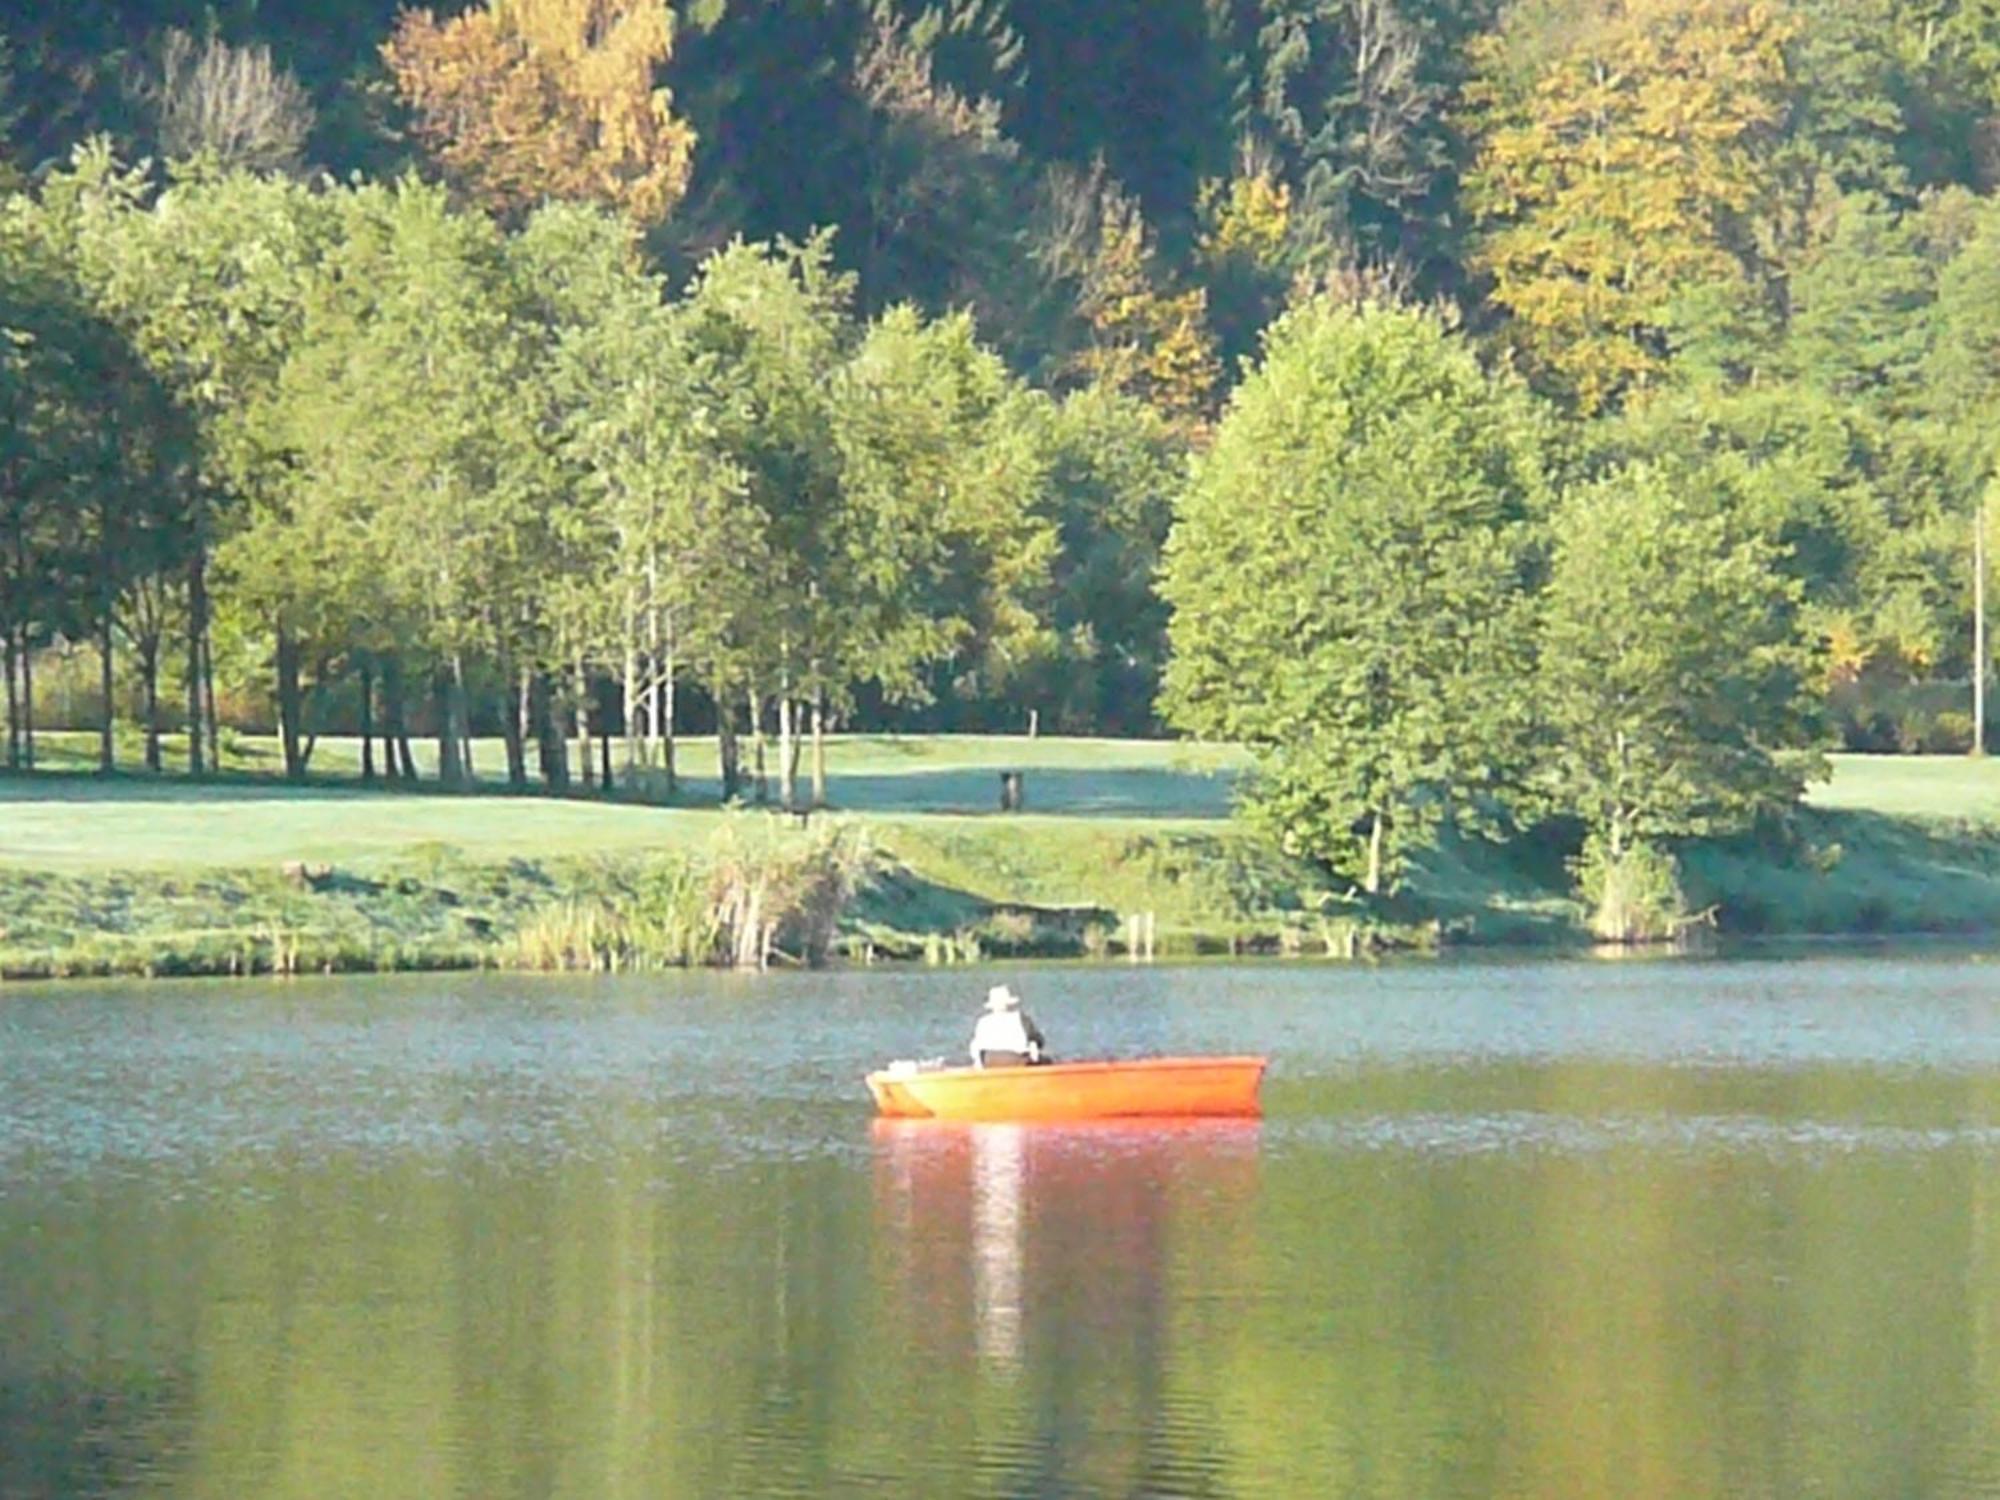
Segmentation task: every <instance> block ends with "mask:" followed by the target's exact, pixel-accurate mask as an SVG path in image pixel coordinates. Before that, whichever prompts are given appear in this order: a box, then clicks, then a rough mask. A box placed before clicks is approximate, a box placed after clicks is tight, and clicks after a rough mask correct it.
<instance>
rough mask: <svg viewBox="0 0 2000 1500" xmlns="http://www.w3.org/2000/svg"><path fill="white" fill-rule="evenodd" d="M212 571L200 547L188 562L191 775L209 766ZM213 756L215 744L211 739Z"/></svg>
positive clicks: (188, 730) (189, 758)
mask: <svg viewBox="0 0 2000 1500" xmlns="http://www.w3.org/2000/svg"><path fill="white" fill-rule="evenodd" d="M207 575H208V569H207V564H206V560H205V559H204V557H203V554H202V549H201V548H200V547H196V548H195V551H194V556H192V557H190V558H189V559H188V578H187V595H188V620H187V627H188V638H187V734H188V775H190V776H199V775H201V774H202V772H203V771H204V770H206V769H207V766H206V765H205V763H204V757H203V755H202V739H203V734H202V731H203V728H204V727H205V725H204V719H203V716H202V692H201V684H202V675H201V664H202V642H203V640H204V639H205V638H206V637H207V635H208V576H207ZM208 746H209V750H210V752H211V753H212V752H213V750H214V748H215V741H214V740H212V739H211V740H209V742H208Z"/></svg>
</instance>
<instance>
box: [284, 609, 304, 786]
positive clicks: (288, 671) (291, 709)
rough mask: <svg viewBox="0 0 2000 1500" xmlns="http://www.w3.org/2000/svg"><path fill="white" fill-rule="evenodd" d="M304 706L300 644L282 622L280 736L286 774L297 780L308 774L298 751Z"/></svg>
mask: <svg viewBox="0 0 2000 1500" xmlns="http://www.w3.org/2000/svg"><path fill="white" fill-rule="evenodd" d="M303 707H304V702H303V695H302V694H301V693H300V692H299V646H298V642H297V641H295V640H293V639H292V633H291V631H290V630H289V629H287V628H286V627H285V626H284V625H283V624H282V623H281V624H280V625H279V626H278V739H279V742H280V743H281V744H282V745H283V746H284V751H285V775H286V776H288V777H290V778H291V779H292V780H294V781H296V780H298V779H299V778H300V777H301V776H303V775H305V769H306V768H305V762H304V760H303V759H301V758H300V755H299V734H300V723H299V719H300V712H301V710H302V709H303Z"/></svg>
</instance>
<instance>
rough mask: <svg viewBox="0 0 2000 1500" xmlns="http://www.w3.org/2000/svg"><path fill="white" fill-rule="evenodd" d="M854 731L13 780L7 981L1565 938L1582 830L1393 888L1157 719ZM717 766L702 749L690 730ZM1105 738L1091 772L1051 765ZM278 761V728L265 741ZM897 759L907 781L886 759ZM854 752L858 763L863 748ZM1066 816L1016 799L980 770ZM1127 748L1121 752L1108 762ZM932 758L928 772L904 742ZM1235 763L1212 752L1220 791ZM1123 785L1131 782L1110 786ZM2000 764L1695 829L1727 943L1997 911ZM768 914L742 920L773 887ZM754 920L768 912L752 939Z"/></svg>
mask: <svg viewBox="0 0 2000 1500" xmlns="http://www.w3.org/2000/svg"><path fill="white" fill-rule="evenodd" d="M890 743H891V742H861V743H859V744H849V743H847V742H844V741H842V742H836V743H835V745H834V746H833V752H832V761H833V766H834V770H835V774H834V776H833V778H832V781H831V788H832V791H833V793H834V795H835V796H836V798H840V797H841V796H842V794H843V793H844V792H845V791H846V789H847V788H848V786H849V784H850V783H849V781H848V779H847V776H846V775H844V774H843V771H844V770H846V768H848V767H850V766H851V767H852V768H853V770H852V775H853V779H854V783H855V784H856V785H857V786H858V787H859V788H860V789H861V790H862V791H863V793H864V795H865V796H866V797H869V798H873V799H874V801H875V805H874V806H873V807H871V808H869V809H868V810H863V811H855V812H844V813H839V814H833V815H823V816H815V817H814V818H813V819H812V820H810V821H809V822H808V824H807V825H806V826H804V827H801V826H800V825H799V823H798V822H797V820H794V819H785V818H779V817H774V816H768V815H765V814H759V813H754V812H736V813H730V812H725V811H721V810H716V809H712V808H711V809H668V808H658V807H650V806H644V805H637V804H606V803H603V802H601V801H597V800H594V799H582V798H577V799H569V800H556V799H548V798H543V797H518V796H507V795H495V794H491V793H488V794H478V793H462V794H459V795H455V796H445V795H439V794H436V793H408V792H401V793H399V792H391V791H376V792H364V791H360V790H356V789H353V788H351V787H346V786H336V785H324V786H311V787H299V788H292V787H288V786H287V785H285V784H284V783H283V782H282V780H281V779H279V778H275V777H272V776H270V775H268V774H267V775H263V776H256V777H247V776H246V777H242V778H239V779H234V780H230V781H224V782H215V781H207V782H199V783H197V782H192V781H187V780H177V781H170V782H165V783H163V782H160V781H157V780H153V779H150V778H146V777H142V776H136V775H134V776H121V777H119V778H116V779H113V780H109V781H107V780H104V779H102V778H100V777H96V776H88V775H74V776H63V775H55V774H49V773H43V774H40V775H37V776H35V777H32V778H6V777H0V807H4V811H5V819H4V825H3V826H0V974H4V975H6V976H8V977H13V978H27V977H56V976H84V975H96V974H126V975H166V974H219V975H228V974H240V973H250V972H260V973H261V972H269V971H271V970H272V969H274V968H275V969H278V970H281V971H295V972H313V973H317V972H322V971H324V970H328V969H332V970H335V971H346V970H374V969H384V970H391V969H434V968H466V967H506V968H561V969H586V970H591V969H596V970H610V969H621V970H631V969H645V968H654V967H661V966H665V965H670V964H677V963H694V962H722V963H732V964H733V963H737V962H746V963H750V964H752V965H753V966H754V965H755V964H756V963H760V962H769V963H774V964H780V965H782V964H787V963H792V962H811V961H813V960H814V959H815V958H816V957H830V958H834V959H837V960H840V961H844V962H856V963H862V962H869V961H888V960H906V961H915V962H930V963H954V962H966V961H971V960H974V959H984V958H1004V957H1028V956H1052V957H1075V958H1089V957H1098V958H1111V959H1117V960H1121V961H1122V960H1124V959H1126V958H1128V957H1142V956H1145V955H1146V954H1148V953H1150V954H1151V955H1152V956H1154V957H1162V958H1164V957H1194V956H1200V955H1226V954H1230V953H1261V954H1272V955H1286V956H1293V957H1302V958H1323V957H1359V956H1364V955H1368V954H1379V953H1388V952H1397V951H1413V950H1414V951H1427V950H1431V949H1434V948H1437V947H1441V946H1448V945H1453V944H1468V943H1471V944H1524V945H1534V946H1553V947H1568V948H1576V947H1579V946H1582V945H1585V944H1588V943H1589V942H1590V941H1591V933H1590V927H1589V923H1590V918H1591V916H1592V915H1593V912H1594V911H1595V910H1596V909H1597V905H1598V902H1597V897H1598V896H1599V894H1600V893H1599V892H1598V891H1595V890H1593V889H1592V888H1591V886H1590V885H1589V884H1588V883H1587V882H1588V879H1589V876H1588V872H1586V877H1585V878H1586V884H1585V886H1584V888H1583V892H1582V893H1581V894H1580V893H1579V892H1577V891H1576V890H1575V889H1573V881H1572V869H1571V865H1570V861H1571V850H1572V849H1573V847H1574V845H1573V843H1572V841H1571V840H1572V835H1569V834H1566V833H1564V832H1562V831H1561V830H1557V829H1546V830H1544V831H1543V832H1542V833H1540V834H1538V835H1537V836H1535V837H1515V838H1510V839H1506V840H1500V839H1489V838H1483V837H1478V836H1463V835H1460V834H1458V833H1448V834H1447V835H1445V836H1444V837H1442V838H1441V839H1439V840H1438V841H1437V842H1435V843H1434V844H1433V845H1431V846H1430V847H1428V848H1426V849H1423V850H1421V851H1418V852H1416V853H1414V854H1413V855H1412V856H1411V858H1410V861H1409V866H1408V869H1407V872H1406V876H1405V879H1404V883H1403V886H1402V889H1401V890H1400V891H1399V892H1398V893H1397V894H1396V895H1395V896H1393V897H1374V898H1370V897H1368V896H1366V895H1365V894H1364V893H1363V892H1361V891H1360V890H1359V889H1358V887H1357V886H1356V885H1355V884H1354V883H1353V882H1352V881H1349V880H1345V879H1341V878H1338V877H1335V876H1332V875H1331V874H1330V873H1329V872H1328V871H1327V870H1326V869H1325V868H1324V867H1323V866H1321V865H1317V864H1315V863H1314V862H1312V861H1310V860H1306V859H1302V858H1298V857H1294V856H1288V855H1285V854H1283V853H1282V852H1281V851H1278V850H1276V849H1274V848H1273V847H1272V845H1271V844H1270V843H1269V841H1268V840H1266V839H1265V838H1264V837H1263V836H1262V835H1261V834H1259V833H1257V832H1254V831H1253V830H1251V829H1248V828H1246V827H1243V826H1240V825H1239V824H1237V823H1236V822H1234V821H1233V820H1230V819H1228V818H1226V817H1223V816H1219V815H1218V807H1219V805H1220V804H1221V802H1222V801H1223V800H1224V799H1225V798H1226V795H1227V778H1228V777H1229V776H1230V775H1232V774H1237V773H1233V772H1230V771H1226V770H1224V771H1219V772H1218V771H1215V770H1210V769H1198V768H1196V767H1192V766H1189V765H1187V764H1185V763H1184V762H1183V763H1181V764H1179V765H1176V763H1175V760H1174V757H1175V756H1176V755H1177V754H1178V752H1179V749H1180V747H1177V746H1174V745H1171V744H1160V743H1152V744H1148V743H1144V742H1137V743H1129V742H1128V743H1126V744H1124V745H1121V746H1116V747H1107V746H1104V745H1101V744H1092V745H1086V746H1081V747H1080V746H1076V745H1073V744H1069V743H1067V742H1064V741H1059V740H1058V741H1040V742H1037V743H1036V744H1035V745H1032V746H1031V745H1029V744H1027V743H1026V742H1024V741H1021V740H1018V739H1010V740H1001V739H990V740H972V741H969V742H967V741H962V740H960V739H958V738H957V737H934V738H925V739H916V740H910V741H904V742H894V743H897V744H899V745H900V748H899V749H894V750H892V749H889V748H888V746H889V744H890ZM690 748H691V749H694V750H696V751H697V752H701V751H704V750H705V752H706V755H705V756H703V755H701V754H699V753H698V754H697V755H696V756H694V757H693V759H694V762H695V764H697V765H699V764H701V762H702V760H703V759H712V757H713V754H714V750H713V745H712V742H711V743H709V744H707V745H702V744H700V743H699V742H698V743H696V744H695V745H693V746H691V747H690ZM1084 751H1087V752H1088V753H1089V754H1090V755H1091V756H1092V757H1094V758H1095V759H1096V760H1097V761H1098V763H1099V767H1098V769H1097V770H1096V771H1095V772H1094V773H1092V774H1091V775H1090V776H1088V777H1079V778H1078V779H1073V780H1065V779H1064V777H1063V775H1062V773H1063V771H1064V770H1065V768H1066V767H1068V766H1069V765H1070V764H1071V763H1072V762H1073V761H1074V760H1075V758H1076V757H1077V756H1078V754H1079V753H1080V752H1084ZM272 753H273V755H275V750H273V751H272ZM890 755H895V756H899V757H900V758H901V760H902V762H903V763H904V764H905V765H906V769H905V770H904V771H903V772H901V773H900V774H901V776H902V777H903V778H904V779H905V780H906V782H907V783H908V792H909V795H910V796H911V798H912V800H913V802H915V803H920V804H922V805H924V806H927V807H928V808H929V809H930V810H928V811H911V810H909V806H908V805H905V806H904V807H902V808H900V809H899V808H898V807H896V806H894V805H892V804H890V803H888V802H887V801H886V800H884V798H885V793H884V792H883V791H882V790H881V789H880V787H879V786H878V785H877V780H876V778H879V777H880V775H881V773H879V772H878V771H877V770H876V769H875V768H876V767H879V766H880V765H881V764H882V763H883V761H884V759H885V757H887V756H890ZM850 756H851V757H852V759H851V760H850V759H849V757H850ZM1000 759H1004V760H1007V761H1009V762H1010V763H1013V764H1016V765H1023V766H1026V767H1028V771H1027V786H1028V790H1029V794H1030V796H1032V797H1035V798H1037V800H1038V801H1039V802H1041V803H1042V804H1044V805H1045V807H1046V809H1047V810H1046V811H1044V812H1041V813H1033V814H1026V815H1019V816H1011V815H1010V816H1001V815H997V814H994V813H992V812H990V811H986V810H984V809H986V808H989V807H990V806H991V798H990V795H989V793H990V790H991V787H990V783H991V782H992V780H993V774H992V770H991V762H992V761H994V760H1000ZM1107 761H1108V762H1109V763H1108V764H1105V762H1107ZM911 766H914V767H915V768H914V769H909V768H907V767H911ZM1218 777H1220V778H1222V780H1221V782H1220V784H1219V783H1218ZM1114 789H1115V793H1116V795H1115V796H1114V795H1113V791H1114ZM1996 831H2000V766H1995V765H1992V764H1990V763H1987V762H1975V761H1968V760H1965V759H1963V758H1957V759H1948V760H1937V759H1932V760H1927V761H1924V760H1905V759H1890V758H1885V757H1839V758H1837V760H1836V762H1835V765H1834V772H1833V776H1832V779H1831V781H1830V782H1828V783H1827V784H1825V785H1824V786H1823V787H1820V788H1817V789H1816V790H1815V792H1814V795H1813V797H1812V798H1811V799H1810V800H1809V802H1808V804H1807V805H1806V806H1805V807H1804V808H1803V809H1801V810H1800V811H1799V812H1798V813H1797V814H1796V815H1795V816H1794V818H1793V819H1792V820H1791V821H1790V822H1789V823H1788V824H1787V825H1786V826H1785V827H1784V828H1783V829H1782V830H1771V831H1768V832H1767V833H1765V834H1763V835H1752V836H1745V837H1739V838H1733V839H1699V840H1685V841H1677V842H1675V843H1673V844H1672V845H1671V846H1670V847H1671V849H1672V857H1673V858H1674V859H1675V860H1676V863H1677V876H1678V880H1677V885H1676V894H1677V896H1678V897H1679V899H1681V900H1682V901H1683V902H1684V903H1685V910H1684V911H1683V912H1682V915H1685V916H1693V915H1696V914H1699V913H1701V912H1706V911H1710V910H1712V911H1713V913H1714V915H1713V918H1712V921H1713V926H1712V927H1711V926H1708V925H1704V926H1702V927H1701V928H1699V929H1698V930H1699V932H1700V933H1702V934H1704V935H1706V934H1711V933H1716V934H1720V935H1722V936H1725V937H1726V936H1729V935H1745V936H1815V937H1817V936H1842V935H1879V936H1890V935H1896V934H1903V935H1915V934H1946V935H1959V936H1971V935H1977V934H1980V933H1990V932H1992V931H1995V930H2000V838H1996V836H1995V834H1996ZM753 903H754V904H755V905H756V907H757V909H758V914H759V915H758V920H757V921H756V922H755V923H749V922H746V921H743V920H741V918H742V917H743V915H744V914H746V913H747V911H748V909H749V907H750V905H751V904H753ZM760 930H761V933H762V936H761V937H754V936H748V935H749V934H754V933H757V932H759V931H760Z"/></svg>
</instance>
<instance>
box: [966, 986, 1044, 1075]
mask: <svg viewBox="0 0 2000 1500" xmlns="http://www.w3.org/2000/svg"><path fill="white" fill-rule="evenodd" d="M1047 1045H1048V1044H1047V1043H1046V1042H1045V1041H1043V1040H1042V1034H1041V1032H1040V1031H1038V1030H1037V1029H1036V1028H1035V1023H1034V1021H1033V1020H1031V1019H1030V1018H1029V1016H1028V1013H1027V1012H1026V1011H1024V1010H1022V1009H1021V997H1020V996H1019V995H1016V994H1015V993H1014V992H1013V991H1012V990H1010V989H1008V988H1007V986H1006V985H1004V984H996V985H994V986H993V988H992V989H990V990H988V991H987V992H986V1014H985V1015H983V1016H981V1017H980V1018H979V1024H978V1025H977V1026H974V1027H973V1028H972V1063H973V1066H974V1067H979V1068H1019V1067H1025V1066H1031V1065H1033V1064H1035V1063H1040V1062H1047V1061H1048V1059H1047V1057H1045V1056H1044V1055H1043V1048H1044V1047H1046V1046H1047Z"/></svg>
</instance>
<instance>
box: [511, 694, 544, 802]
mask: <svg viewBox="0 0 2000 1500" xmlns="http://www.w3.org/2000/svg"><path fill="white" fill-rule="evenodd" d="M513 712H514V733H515V734H517V735H519V736H520V737H521V778H522V780H523V781H525V780H526V779H527V774H528V766H527V759H528V750H527V747H528V746H529V744H531V743H532V744H534V746H535V759H536V760H537V761H539V760H540V759H541V758H542V756H541V743H540V741H539V740H538V739H537V738H536V735H535V672H534V669H533V668H532V667H523V668H521V673H520V681H519V682H518V683H517V684H516V686H515V690H514V703H513Z"/></svg>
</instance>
